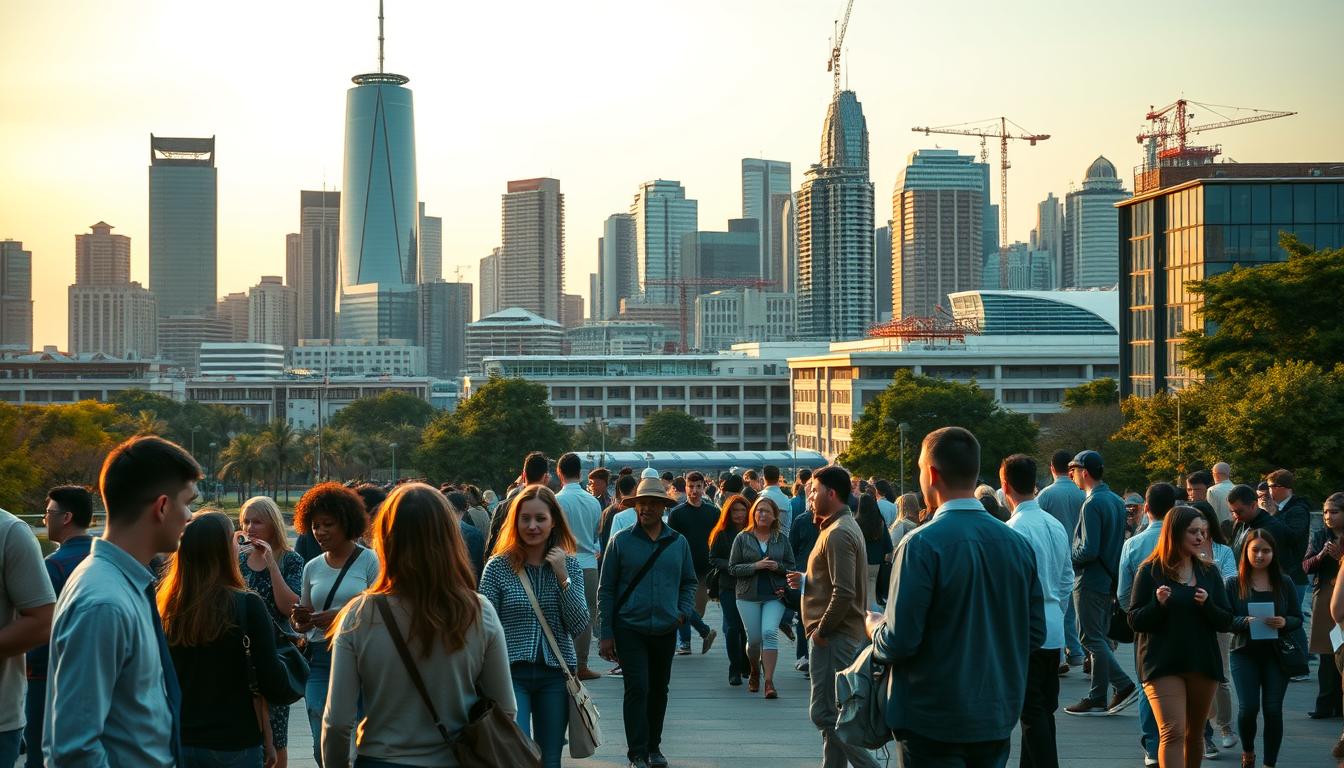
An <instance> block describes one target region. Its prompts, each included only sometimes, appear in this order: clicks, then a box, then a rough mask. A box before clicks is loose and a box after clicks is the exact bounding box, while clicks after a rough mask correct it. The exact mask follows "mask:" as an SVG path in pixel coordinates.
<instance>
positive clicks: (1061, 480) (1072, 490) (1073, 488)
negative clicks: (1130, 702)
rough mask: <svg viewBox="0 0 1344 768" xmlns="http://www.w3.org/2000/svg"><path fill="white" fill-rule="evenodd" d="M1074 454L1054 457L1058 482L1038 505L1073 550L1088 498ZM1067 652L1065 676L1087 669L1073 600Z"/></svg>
mask: <svg viewBox="0 0 1344 768" xmlns="http://www.w3.org/2000/svg"><path fill="white" fill-rule="evenodd" d="M1071 459H1073V454H1071V453H1069V452H1068V451H1055V453H1054V455H1052V456H1051V457H1050V476H1051V477H1053V478H1054V482H1052V483H1051V484H1050V485H1048V486H1046V487H1045V488H1043V489H1041V492H1040V494H1039V495H1038V496H1037V497H1036V503H1037V504H1039V505H1040V506H1041V509H1043V510H1045V511H1046V512H1047V513H1049V514H1050V515H1051V516H1052V517H1054V518H1055V519H1056V520H1058V521H1059V522H1060V524H1061V525H1063V526H1064V532H1065V533H1067V534H1068V536H1069V546H1070V547H1072V546H1073V542H1074V536H1075V535H1076V533H1077V530H1078V515H1079V514H1080V513H1081V512H1082V510H1083V501H1084V500H1085V499H1086V498H1087V494H1085V493H1083V491H1082V489H1081V488H1079V487H1078V486H1077V485H1074V482H1073V480H1072V479H1071V478H1070V477H1069V461H1070V460H1071ZM1064 649H1065V654H1066V657H1065V659H1064V662H1063V663H1062V664H1061V665H1060V667H1059V673H1060V674H1061V675H1063V674H1067V673H1068V671H1069V669H1070V668H1071V667H1081V666H1086V664H1085V662H1086V660H1087V659H1086V657H1085V656H1084V655H1083V643H1082V641H1081V640H1079V639H1078V616H1077V614H1076V613H1075V612H1074V609H1073V600H1072V598H1070V599H1069V600H1068V601H1067V603H1066V604H1065V606H1064Z"/></svg>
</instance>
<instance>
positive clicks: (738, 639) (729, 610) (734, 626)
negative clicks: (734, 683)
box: [719, 589, 751, 677]
mask: <svg viewBox="0 0 1344 768" xmlns="http://www.w3.org/2000/svg"><path fill="white" fill-rule="evenodd" d="M719 606H720V607H722V608H723V639H724V642H726V643H727V644H728V676H729V677H732V676H733V675H737V676H739V677H741V676H743V675H746V674H749V673H750V672H751V669H750V668H749V665H748V664H747V634H746V632H745V631H744V630H743V628H742V617H741V616H740V615H739V614H738V612H737V590H735V589H725V590H721V591H720V592H719Z"/></svg>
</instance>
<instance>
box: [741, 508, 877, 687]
mask: <svg viewBox="0 0 1344 768" xmlns="http://www.w3.org/2000/svg"><path fill="white" fill-rule="evenodd" d="M779 515H780V511H779V507H777V506H775V503H774V502H773V501H771V500H770V498H769V497H766V496H761V497H760V498H758V499H756V503H755V504H753V505H752V506H751V512H750V513H749V516H748V520H749V521H750V522H749V523H748V526H747V528H746V529H745V530H743V531H741V532H740V533H738V534H737V537H736V538H734V539H733V551H732V555H731V557H730V558H729V563H730V566H729V572H730V573H731V574H732V575H733V576H734V577H736V581H737V584H736V586H737V612H738V615H739V616H741V617H742V626H743V628H744V629H745V630H746V632H747V663H748V665H749V667H750V676H749V677H748V678H747V690H748V691H750V692H752V693H755V692H756V691H757V690H759V688H758V686H759V684H760V678H761V677H762V673H763V676H764V678H765V698H767V699H774V698H777V697H778V696H779V693H778V692H777V691H776V690H775V663H776V662H777V661H778V660H779V621H780V619H782V618H783V617H784V602H783V600H781V596H782V595H783V594H784V591H785V590H787V589H788V582H787V581H785V576H784V575H785V574H786V573H788V572H789V571H792V570H793V548H792V547H790V546H789V540H788V539H786V538H784V535H783V534H782V533H780V522H779ZM878 527H879V528H880V527H881V526H880V525H879V526H878Z"/></svg>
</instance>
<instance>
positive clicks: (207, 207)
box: [149, 134, 219, 317]
mask: <svg viewBox="0 0 1344 768" xmlns="http://www.w3.org/2000/svg"><path fill="white" fill-rule="evenodd" d="M218 189H219V172H218V170H217V169H216V168H215V138H214V137H213V136H211V137H210V138H208V139H183V138H168V137H162V136H154V135H153V134H150V136H149V289H150V290H151V291H153V292H154V296H155V298H156V299H157V300H158V303H159V316H160V317H166V316H169V315H195V314H200V313H202V312H206V313H208V312H210V310H211V309H212V308H213V307H214V306H215V295H216V294H215V290H216V284H217V283H216V280H217V274H216V273H217V262H218V245H217V241H216V233H217V230H218V225H219V215H218V194H219V193H218Z"/></svg>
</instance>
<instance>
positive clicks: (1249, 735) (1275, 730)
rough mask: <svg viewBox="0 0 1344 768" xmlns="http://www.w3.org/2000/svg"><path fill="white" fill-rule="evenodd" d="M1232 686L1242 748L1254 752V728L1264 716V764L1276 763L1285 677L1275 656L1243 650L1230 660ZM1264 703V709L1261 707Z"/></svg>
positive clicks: (1270, 651)
mask: <svg viewBox="0 0 1344 768" xmlns="http://www.w3.org/2000/svg"><path fill="white" fill-rule="evenodd" d="M1229 663H1230V665H1231V667H1232V684H1233V685H1234V686H1236V688H1237V735H1238V736H1239V737H1240V738H1241V744H1242V747H1241V748H1242V749H1243V750H1245V751H1247V752H1254V751H1255V726H1256V721H1257V720H1258V719H1259V717H1260V715H1261V714H1263V715H1264V717H1265V744H1264V746H1265V750H1264V754H1263V755H1262V758H1263V759H1264V764H1265V765H1274V764H1275V763H1276V762H1278V758H1279V746H1280V745H1281V744H1282V743H1283V694H1284V693H1285V692H1286V691H1287V690H1288V677H1287V676H1286V675H1284V674H1283V669H1282V668H1281V667H1280V666H1279V659H1278V656H1276V655H1275V653H1274V651H1273V649H1270V648H1244V649H1242V650H1239V651H1234V652H1233V653H1232V655H1231V659H1229ZM1262 703H1263V708H1262Z"/></svg>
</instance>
